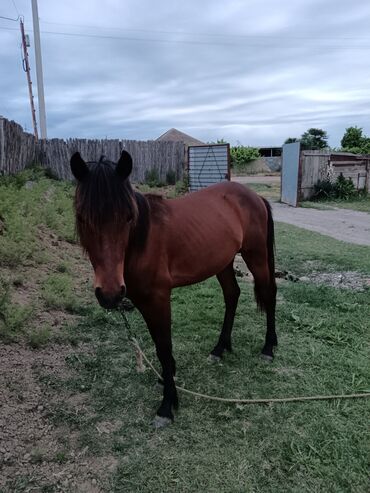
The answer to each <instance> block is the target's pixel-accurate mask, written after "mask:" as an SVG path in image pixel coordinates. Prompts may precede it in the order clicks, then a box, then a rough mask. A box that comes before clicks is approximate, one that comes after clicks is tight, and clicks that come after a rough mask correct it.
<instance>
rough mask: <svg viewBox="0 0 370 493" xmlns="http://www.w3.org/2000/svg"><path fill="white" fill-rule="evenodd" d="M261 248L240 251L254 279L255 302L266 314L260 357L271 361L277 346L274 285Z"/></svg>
mask: <svg viewBox="0 0 370 493" xmlns="http://www.w3.org/2000/svg"><path fill="white" fill-rule="evenodd" d="M264 252H265V249H264V248H263V247H262V246H261V248H260V249H258V250H254V251H244V250H242V251H241V254H242V257H243V259H244V261H245V263H246V264H247V266H248V269H249V270H250V271H251V273H252V275H253V278H254V292H255V296H256V301H257V304H258V306H259V308H260V309H261V310H263V311H264V312H266V321H267V330H266V339H265V345H264V346H263V348H262V356H263V357H264V358H265V359H268V360H272V359H273V357H274V352H273V349H274V346H277V343H278V342H277V335H276V330H275V308H276V283H275V273H270V271H269V266H268V260H267V252H266V254H265V253H264Z"/></svg>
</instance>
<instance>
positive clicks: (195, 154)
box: [188, 144, 230, 192]
mask: <svg viewBox="0 0 370 493" xmlns="http://www.w3.org/2000/svg"><path fill="white" fill-rule="evenodd" d="M188 167H189V188H190V191H191V192H194V191H196V190H199V189H201V188H205V187H208V186H209V185H213V184H214V183H219V182H220V181H226V180H230V146H229V144H210V145H202V146H189V148H188Z"/></svg>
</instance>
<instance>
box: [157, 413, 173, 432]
mask: <svg viewBox="0 0 370 493" xmlns="http://www.w3.org/2000/svg"><path fill="white" fill-rule="evenodd" d="M171 423H172V419H170V418H166V417H165V416H158V414H156V416H155V418H154V420H153V426H154V428H155V429H156V430H158V428H165V427H166V426H168V425H170V424H171Z"/></svg>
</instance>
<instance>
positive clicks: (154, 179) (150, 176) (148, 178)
mask: <svg viewBox="0 0 370 493" xmlns="http://www.w3.org/2000/svg"><path fill="white" fill-rule="evenodd" d="M145 183H146V184H147V185H148V186H149V187H162V186H163V185H164V183H163V182H162V181H161V179H160V178H159V172H158V170H157V168H151V169H149V170H148V171H146V173H145Z"/></svg>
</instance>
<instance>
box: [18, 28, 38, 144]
mask: <svg viewBox="0 0 370 493" xmlns="http://www.w3.org/2000/svg"><path fill="white" fill-rule="evenodd" d="M20 27H21V35H22V49H23V70H24V71H25V72H26V74H27V83H28V95H29V97H30V104H31V113H32V124H33V133H34V135H35V138H36V142H37V141H38V139H39V136H38V132H37V123H36V111H35V103H34V100H33V94H32V82H31V69H30V64H29V61H28V50H27V46H29V44H28V43H27V40H26V35H25V34H24V24H23V19H22V18H21V20H20Z"/></svg>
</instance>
